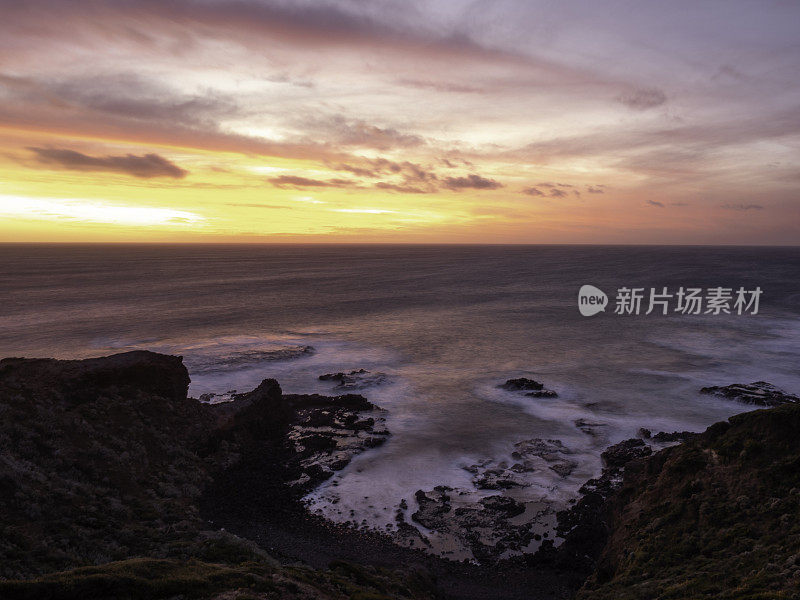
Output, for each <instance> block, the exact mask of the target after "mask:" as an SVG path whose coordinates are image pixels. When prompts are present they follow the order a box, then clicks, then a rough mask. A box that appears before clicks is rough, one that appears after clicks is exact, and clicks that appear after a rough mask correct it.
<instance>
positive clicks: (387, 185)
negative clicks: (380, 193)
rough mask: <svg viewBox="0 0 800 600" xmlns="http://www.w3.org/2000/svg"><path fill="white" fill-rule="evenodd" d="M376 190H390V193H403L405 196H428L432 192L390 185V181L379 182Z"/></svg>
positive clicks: (394, 184)
mask: <svg viewBox="0 0 800 600" xmlns="http://www.w3.org/2000/svg"><path fill="white" fill-rule="evenodd" d="M375 188H377V189H379V190H388V191H390V192H402V193H404V194H426V193H429V191H430V190H423V189H420V188H418V187H414V186H413V185H403V184H397V183H389V182H388V181H379V182H378V183H376V184H375Z"/></svg>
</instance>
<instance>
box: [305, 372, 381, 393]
mask: <svg viewBox="0 0 800 600" xmlns="http://www.w3.org/2000/svg"><path fill="white" fill-rule="evenodd" d="M319 379H320V381H335V382H336V383H337V386H336V387H337V388H341V389H347V390H359V389H363V388H367V387H371V386H374V385H381V384H383V383H386V381H387V379H388V378H387V376H386V374H385V373H370V372H369V371H367V370H366V369H356V370H355V371H350V372H349V373H344V372H339V373H325V374H324V375H320V376H319Z"/></svg>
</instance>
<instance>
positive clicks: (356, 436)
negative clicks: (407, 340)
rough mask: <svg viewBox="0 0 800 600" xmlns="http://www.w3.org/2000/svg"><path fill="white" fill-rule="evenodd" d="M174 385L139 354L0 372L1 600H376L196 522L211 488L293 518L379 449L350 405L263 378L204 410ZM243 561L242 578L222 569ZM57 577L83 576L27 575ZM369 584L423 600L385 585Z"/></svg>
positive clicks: (343, 580)
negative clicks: (360, 455)
mask: <svg viewBox="0 0 800 600" xmlns="http://www.w3.org/2000/svg"><path fill="white" fill-rule="evenodd" d="M188 384H189V377H188V374H187V371H186V368H185V367H184V365H183V363H182V361H181V358H180V357H174V356H165V355H160V354H155V353H152V352H128V353H124V354H119V355H114V356H109V357H104V358H98V359H89V360H83V361H59V360H51V359H41V360H40V359H4V360H2V361H0V415H2V419H1V420H0V449H2V453H1V454H0V597H3V598H4V599H5V598H9V599H11V598H29V597H48V598H54V599H56V598H61V597H67V596H69V594H67V593H66V592H65V590H68V589H69V590H72V592H70V593H71V594H72V595H71V596H69V597H110V596H115V597H130V598H161V597H175V596H179V595H181V594H186V593H188V594H189V595H191V596H192V597H195V596H196V595H197V593H196V592H198V591H199V590H201V587H198V586H206V589H207V591H208V593H211V592H212V591H214V592H215V593H222V592H224V591H226V590H228V591H229V592H230V591H231V590H236V589H239V588H245V589H247V590H248V593H252V592H254V591H255V590H259V591H265V592H269V597H273V596H274V595H275V594H276V593H277V594H278V595H279V596H280V597H286V598H300V597H304V598H305V597H308V598H317V597H342V598H344V597H345V594H343V593H339V594H338V595H337V591H336V590H339V589H342V587H343V586H344V587H345V588H348V586H354V587H352V590H353V593H356V592H357V591H358V592H359V593H361V592H363V593H364V594H366V595H367V596H371V595H374V594H375V593H377V588H376V587H375V585H373V584H372V583H369V582H368V581H367V579H364V576H363V574H361V570H360V569H361V568H360V567H357V566H355V565H354V566H353V567H352V570H351V571H349V573H350V574H347V573H344V574H335V575H332V574H330V573H328V572H317V571H312V570H311V569H307V570H306V571H305V573H304V574H301V575H300V576H298V575H297V572H296V571H292V572H290V571H287V570H285V569H284V568H283V567H281V566H279V565H278V563H277V562H276V561H275V560H274V559H273V558H271V557H270V556H268V555H267V553H266V552H264V550H263V549H261V548H259V547H258V546H257V545H256V544H254V543H252V542H250V541H247V540H245V539H242V538H240V537H237V536H236V535H232V534H231V533H228V532H226V531H224V530H218V529H217V528H215V527H214V526H213V525H212V524H210V523H209V521H208V517H209V516H213V514H212V510H211V509H213V508H215V507H217V505H216V504H215V502H214V498H212V496H213V494H214V493H215V492H216V493H218V494H219V492H220V490H221V489H223V488H225V486H231V487H229V488H227V491H228V492H229V496H228V497H229V498H231V497H232V498H236V499H237V501H242V502H244V503H245V504H244V505H243V506H239V507H238V508H241V509H242V510H244V511H249V512H250V513H251V514H255V513H257V512H258V511H264V510H266V511H268V512H269V511H274V516H275V517H276V518H281V517H282V516H283V515H286V514H287V511H289V512H293V514H298V515H300V514H302V510H303V508H302V505H300V503H299V502H297V500H296V499H297V497H298V496H299V495H302V493H303V490H305V489H308V486H312V485H314V483H315V482H319V481H321V480H323V479H324V478H326V477H328V476H330V474H331V473H333V471H334V470H335V469H340V468H342V467H344V465H346V464H347V462H348V461H349V460H350V458H351V457H352V456H353V455H354V454H355V453H357V452H360V451H363V450H365V449H367V448H370V447H373V446H375V445H378V444H380V443H382V442H383V441H384V440H385V439H386V436H387V435H388V432H387V431H386V430H385V427H383V426H382V422H383V417H382V416H381V414H382V413H381V411H379V410H378V409H377V408H376V407H374V406H373V405H372V404H371V403H369V402H368V401H367V400H366V399H365V398H363V397H362V396H355V395H344V396H338V397H334V398H327V397H325V396H297V395H286V394H283V393H282V391H281V388H280V386H279V385H278V383H277V382H276V381H275V380H273V379H266V380H264V381H263V382H262V383H261V384H260V385H259V386H258V387H257V388H256V389H255V390H253V391H251V392H248V393H245V394H237V395H235V396H234V399H233V401H231V402H228V403H224V404H216V405H209V404H204V403H201V402H199V401H197V400H194V399H192V398H187V395H186V393H187V386H188ZM257 457H258V458H257ZM261 459H265V461H266V467H265V468H264V469H261V470H259V469H255V470H253V471H252V472H251V473H250V475H251V477H250V478H249V479H248V478H247V477H244V476H242V474H243V473H246V472H248V470H249V469H252V468H254V467H259V466H264V465H259V460H261ZM298 479H300V480H301V481H300V483H297V484H296V485H294V486H293V483H296V480H298ZM253 481H262V482H267V484H266V485H265V486H263V487H260V488H259V487H258V486H255V485H252V482H253ZM237 486H241V487H237ZM295 487H296V488H298V489H294V488H295ZM240 492H241V494H240ZM262 492H267V493H262ZM220 496H222V495H221V494H220ZM220 496H218V497H220ZM248 503H249V504H248ZM131 557H152V559H143V558H135V559H132V558H131ZM190 559H191V560H195V561H207V562H211V563H215V564H213V565H211V564H204V563H200V562H197V563H195V562H188V563H187V561H189V560H190ZM148 560H150V562H148V563H146V561H148ZM111 561H117V562H113V563H112V562H111ZM243 561H247V562H248V564H249V565H251V567H252V570H249V571H248V570H240V571H235V570H232V568H231V567H226V566H224V564H229V565H238V564H239V563H241V562H243ZM145 563H146V564H145ZM220 563H223V564H220ZM187 564H188V565H190V568H191V569H193V572H192V573H191V574H187V573H186V572H185V569H184V567H183V566H182V565H187ZM94 565H101V566H98V567H94ZM192 565H193V566H192ZM70 568H83V569H89V568H91V569H94V570H93V571H92V572H91V573H90V572H89V571H80V570H77V571H70V572H68V573H67V574H62V573H56V574H55V575H42V574H47V573H53V572H55V571H60V570H62V569H70ZM182 569H184V570H182ZM139 572H141V575H139V574H138V573H139ZM356 573H358V575H356ZM38 575H42V577H39V578H36V577H37V576H38ZM84 575H85V577H84ZM206 575H207V578H206ZM187 578H188V579H187ZM358 578H361V579H362V581H361V582H358V581H355V579H358ZM22 579H26V580H29V581H10V580H22ZM6 580H9V581H6ZM156 581H157V583H155V582H156ZM191 581H196V582H197V584H196V585H195V584H192V583H191ZM201 582H202V583H201ZM191 585H195V587H194V588H192V587H191ZM298 585H299V587H298ZM380 585H381V590H385V589H389V588H387V587H386V586H389V587H391V588H392V589H395V593H397V594H398V595H399V596H401V597H407V598H410V597H428V596H429V594H428V592H423V593H421V594H416V593H412V592H410V591H408V590H409V588H408V584H407V582H405V581H403V580H402V579H397V578H396V577H395V576H393V575H389V576H387V577H386V579H385V582H384V583H382V584H380ZM254 586H255V587H254ZM195 588H197V589H195ZM403 590H405V591H403ZM65 594H66V595H65ZM234 596H235V594H234ZM225 597H228V596H225ZM230 597H233V596H230ZM254 597H255V596H254ZM257 597H262V596H257ZM263 597H265V598H266V597H268V596H263Z"/></svg>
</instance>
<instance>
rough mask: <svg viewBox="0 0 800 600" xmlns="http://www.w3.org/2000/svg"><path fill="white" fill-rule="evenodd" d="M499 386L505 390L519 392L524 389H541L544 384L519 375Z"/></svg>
mask: <svg viewBox="0 0 800 600" xmlns="http://www.w3.org/2000/svg"><path fill="white" fill-rule="evenodd" d="M499 387H501V388H503V389H504V390H509V391H512V392H519V391H523V390H541V389H542V388H544V384H542V383H539V382H538V381H535V380H533V379H528V378H526V377H518V378H516V379H509V380H507V381H506V382H505V383H504V384H502V385H501V386H499Z"/></svg>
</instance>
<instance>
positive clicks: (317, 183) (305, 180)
mask: <svg viewBox="0 0 800 600" xmlns="http://www.w3.org/2000/svg"><path fill="white" fill-rule="evenodd" d="M267 181H269V182H270V183H271V184H272V185H274V186H275V187H297V188H304V187H350V186H352V185H353V184H354V182H353V181H350V180H349V179H325V180H323V179H311V178H309V177H301V176H298V175H281V176H279V177H271V178H270V179H268V180H267Z"/></svg>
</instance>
